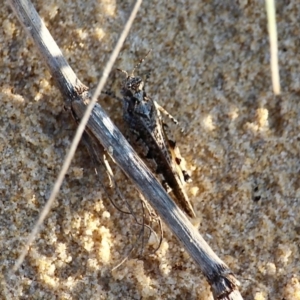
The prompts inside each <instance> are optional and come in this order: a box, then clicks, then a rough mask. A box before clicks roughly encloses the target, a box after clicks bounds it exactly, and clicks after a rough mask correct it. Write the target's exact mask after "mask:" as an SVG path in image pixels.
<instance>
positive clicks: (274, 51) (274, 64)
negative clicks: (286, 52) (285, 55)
mask: <svg viewBox="0 0 300 300" xmlns="http://www.w3.org/2000/svg"><path fill="white" fill-rule="evenodd" d="M266 10H267V17H268V31H269V39H270V54H271V58H270V65H271V74H272V85H273V91H274V94H275V95H279V94H280V77H279V67H278V45H277V28H276V8H275V1H274V0H266Z"/></svg>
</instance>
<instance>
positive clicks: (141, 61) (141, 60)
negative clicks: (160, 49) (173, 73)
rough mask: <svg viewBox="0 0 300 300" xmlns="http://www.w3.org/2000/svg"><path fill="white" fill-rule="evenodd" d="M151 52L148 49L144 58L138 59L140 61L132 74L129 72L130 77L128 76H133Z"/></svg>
mask: <svg viewBox="0 0 300 300" xmlns="http://www.w3.org/2000/svg"><path fill="white" fill-rule="evenodd" d="M151 51H152V49H150V50H149V51H148V53H147V54H146V55H145V56H144V58H142V59H140V61H139V62H138V63H137V64H136V65H135V67H134V68H133V70H132V72H131V75H130V76H133V75H134V72H135V70H136V69H137V68H138V67H139V66H140V65H141V64H142V63H143V62H144V61H145V59H146V58H147V57H148V55H149V54H150V52H151Z"/></svg>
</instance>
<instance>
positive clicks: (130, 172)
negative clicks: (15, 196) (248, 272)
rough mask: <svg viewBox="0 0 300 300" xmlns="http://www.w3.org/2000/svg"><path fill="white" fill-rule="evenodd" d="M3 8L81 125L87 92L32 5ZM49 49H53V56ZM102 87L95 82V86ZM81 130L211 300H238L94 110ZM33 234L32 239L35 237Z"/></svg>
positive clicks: (226, 276)
mask: <svg viewBox="0 0 300 300" xmlns="http://www.w3.org/2000/svg"><path fill="white" fill-rule="evenodd" d="M9 3H10V5H11V6H12V7H13V9H14V11H15V13H16V14H17V16H18V19H19V20H20V22H21V23H22V25H24V27H25V28H26V29H27V32H28V33H29V34H30V36H31V37H32V38H33V40H34V42H35V43H36V45H37V48H38V49H39V52H40V53H41V55H42V56H43V58H44V59H45V61H46V62H47V65H48V67H49V69H50V72H51V74H52V76H53V77H54V79H55V80H56V82H57V85H58V87H59V88H60V91H61V93H62V94H63V97H64V98H65V101H66V103H67V106H69V107H70V108H71V109H72V111H73V113H75V114H76V116H77V117H78V118H79V119H83V118H84V113H85V112H86V111H87V110H89V109H90V105H89V106H87V103H90V102H91V99H90V95H89V93H88V92H87V88H86V87H85V86H84V85H83V84H82V83H81V82H80V81H79V80H78V79H77V77H76V75H75V74H74V72H73V71H72V69H71V67H70V66H69V65H68V63H67V62H66V60H65V59H64V58H63V56H62V54H61V52H60V51H59V48H58V47H57V46H56V44H55V42H54V40H53V39H52V38H51V36H50V33H49V32H48V31H47V29H46V27H45V25H44V24H43V23H42V20H41V19H40V18H39V16H38V14H37V13H36V11H35V9H34V7H33V6H32V4H31V3H29V2H28V1H24V0H23V1H15V0H9ZM50 49H55V51H54V50H50ZM109 71H110V70H108V71H106V72H109ZM106 76H107V73H106ZM102 81H103V80H102V79H101V81H100V83H101V82H102ZM103 84H104V83H103ZM93 99H95V96H94V97H93ZM87 128H88V131H89V132H92V133H93V135H94V137H96V138H97V139H98V141H99V142H100V143H101V144H102V145H103V146H104V148H105V149H113V151H112V152H111V151H108V152H109V153H111V154H112V156H113V159H114V160H115V161H116V163H117V164H118V165H119V167H120V168H121V169H122V170H123V171H124V172H125V173H126V175H127V176H128V177H129V178H130V179H131V180H132V181H133V183H134V184H135V186H136V187H137V188H138V189H139V191H140V192H141V193H142V194H143V195H144V196H145V198H146V199H147V200H148V201H149V202H150V203H151V205H152V206H153V207H154V209H155V210H156V211H157V212H158V214H159V215H160V216H161V217H162V219H163V220H164V222H165V223H166V225H167V226H168V227H169V228H170V229H171V231H172V232H173V233H174V234H175V235H176V237H177V238H178V239H179V240H180V241H181V242H182V244H183V245H184V247H185V249H186V250H187V251H188V252H189V254H190V255H191V256H192V257H193V259H194V260H195V262H196V263H197V265H198V266H199V268H200V269H201V271H202V272H203V274H204V275H205V276H206V278H207V280H208V282H209V284H210V285H211V289H212V292H213V295H214V299H231V300H238V299H242V297H241V295H240V293H239V291H238V285H239V282H238V281H237V279H236V278H235V277H234V275H233V273H232V272H231V270H230V269H229V268H228V267H227V266H226V264H225V263H223V262H222V260H221V259H220V258H219V257H218V256H217V255H216V254H215V253H214V252H213V251H212V249H211V248H210V247H209V246H208V244H207V243H206V242H205V241H204V239H203V238H202V237H201V235H200V234H199V233H198V232H197V231H196V230H195V228H194V227H193V225H192V224H191V223H190V221H189V220H188V219H187V217H186V216H185V215H184V213H183V212H182V211H181V210H180V209H179V208H178V207H177V206H176V205H175V203H174V202H173V201H172V200H171V199H170V197H169V195H168V194H167V193H166V192H165V190H164V189H163V187H162V186H161V185H160V183H159V182H158V181H157V180H156V178H155V176H154V175H153V174H152V173H151V172H150V171H149V170H148V168H147V167H146V166H145V164H144V163H143V161H142V160H141V159H140V158H139V157H138V155H137V154H136V153H135V152H134V150H133V149H132V147H131V146H130V145H129V144H128V143H127V141H126V139H125V138H124V137H123V135H122V134H121V132H120V131H119V130H118V128H117V127H116V126H115V125H114V124H113V123H112V121H111V120H110V119H109V117H108V116H107V115H106V113H105V112H104V111H103V109H102V108H101V106H100V105H98V104H96V105H95V107H94V109H93V110H92V111H91V116H90V119H89V120H88V123H87ZM81 134H82V132H81ZM80 136H81V135H80ZM58 187H59V186H58ZM37 232H38V231H36V232H34V234H35V235H36V233H37ZM25 254H26V253H25ZM24 256H25V255H24ZM19 263H20V261H19Z"/></svg>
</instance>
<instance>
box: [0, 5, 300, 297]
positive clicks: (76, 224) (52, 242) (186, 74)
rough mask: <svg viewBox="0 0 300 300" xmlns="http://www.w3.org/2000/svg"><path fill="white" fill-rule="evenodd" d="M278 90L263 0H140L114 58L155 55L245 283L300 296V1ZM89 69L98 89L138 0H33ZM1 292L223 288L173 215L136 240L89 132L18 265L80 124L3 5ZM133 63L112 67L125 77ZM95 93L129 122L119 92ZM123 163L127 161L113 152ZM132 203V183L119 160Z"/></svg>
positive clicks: (283, 20) (196, 179) (283, 30)
mask: <svg viewBox="0 0 300 300" xmlns="http://www.w3.org/2000/svg"><path fill="white" fill-rule="evenodd" d="M277 2H278V3H277V12H278V13H277V29H278V39H279V41H278V42H279V49H278V54H279V65H280V75H281V87H282V94H281V96H280V97H275V96H274V95H273V92H272V87H271V75H270V66H269V61H270V54H269V41H268V34H267V24H266V22H267V21H266V13H265V4H264V1H256V2H254V1H249V2H247V1H198V0H188V1H183V0H181V1H164V2H163V1H144V3H143V4H142V8H141V9H140V12H139V14H138V16H137V18H136V20H135V23H134V26H133V28H132V29H131V33H130V36H129V37H128V38H127V40H126V42H125V44H124V47H123V49H122V52H121V53H120V55H119V58H118V60H117V62H116V65H115V67H116V68H122V69H125V70H128V71H130V70H132V69H133V67H134V65H135V64H136V63H137V62H138V61H139V59H140V58H141V57H143V56H144V55H145V54H146V53H147V52H148V50H149V49H152V53H151V55H149V57H148V58H147V60H146V61H145V63H144V64H143V65H142V66H141V68H139V70H138V71H137V73H140V74H145V73H146V72H148V71H151V76H150V79H149V81H148V83H147V87H146V90H147V92H148V94H149V95H150V96H152V97H153V98H154V99H155V100H157V101H158V102H159V103H160V104H161V105H162V106H164V107H165V108H166V109H167V110H168V111H169V112H170V113H171V114H172V115H174V116H175V117H176V118H177V119H178V120H179V121H180V126H181V127H182V128H183V129H184V133H181V132H180V129H175V132H174V134H175V136H176V140H177V142H178V144H179V146H180V150H181V153H182V154H183V156H184V157H185V159H186V161H187V166H188V168H189V170H191V174H192V178H193V183H191V184H190V185H188V186H187V192H188V194H189V195H190V197H191V201H192V203H193V205H194V207H195V210H196V213H197V214H198V215H199V217H200V218H201V224H200V228H199V231H200V233H201V234H202V235H203V237H204V238H205V239H206V241H207V242H208V243H209V244H210V246H211V247H212V248H213V249H214V251H215V252H216V253H217V254H218V255H219V256H220V257H221V259H223V260H224V261H225V262H226V264H228V266H229V267H230V268H231V269H232V271H233V272H234V273H235V274H236V276H237V278H238V279H239V280H240V282H241V288H240V291H241V294H242V295H243V297H244V299H255V300H267V299H285V300H297V299H300V283H299V281H300V275H299V274H300V272H299V269H300V262H299V260H300V257H299V247H300V246H299V244H300V238H299V234H300V225H299V218H300V183H299V170H300V162H299V157H300V154H299V153H300V146H299V140H300V134H299V133H298V128H299V124H300V123H299V120H300V118H299V117H300V106H299V100H300V75H299V74H300V50H299V47H300V43H299V37H300V22H299V21H300V5H299V3H298V1H295V0H294V1H290V2H289V4H288V2H284V1H277ZM34 5H35V7H36V9H37V10H38V12H39V13H40V15H41V16H42V18H43V20H44V21H45V23H46V25H47V27H48V29H49V30H50V32H51V34H52V35H53V37H54V39H55V40H56V42H57V44H58V45H59V47H60V48H61V49H62V52H63V54H64V55H65V57H66V58H67V60H68V62H69V63H70V65H71V67H72V68H73V69H74V71H75V72H76V74H77V75H78V77H79V78H80V80H81V81H82V82H83V83H84V84H86V85H87V86H89V87H90V88H91V89H92V90H93V89H94V88H95V86H96V84H97V82H98V80H99V78H100V76H101V73H102V71H103V67H104V65H105V63H106V61H107V59H108V57H109V55H110V53H111V52H112V49H113V47H114V45H115V44H116V41H117V38H118V36H119V34H120V32H121V31H122V28H123V26H124V24H125V22H126V20H127V18H128V15H129V13H130V11H131V8H132V5H133V2H132V1H114V0H109V1H106V0H103V1H101V0H94V1H92V0H86V1H83V0H77V1H70V0H66V1H62V0H50V1H41V0H35V1H34ZM0 20H1V22H0V23H1V24H2V26H1V27H0V44H1V50H0V55H1V58H0V69H1V74H0V78H1V80H0V86H1V88H0V111H1V117H0V123H1V126H0V153H1V154H0V171H1V175H0V195H1V196H0V273H1V276H0V283H1V288H0V298H1V299H212V296H211V294H210V289H209V285H208V284H207V282H206V280H205V278H204V277H203V276H202V274H201V273H200V271H199V269H198V267H196V265H195V264H194V262H193V261H192V259H191V258H189V256H188V254H187V253H186V252H185V251H184V250H183V248H182V246H181V245H180V244H179V242H178V241H177V239H176V238H175V237H174V236H173V235H172V234H171V233H170V231H169V230H168V229H167V228H165V238H164V241H163V244H162V246H161V248H160V250H159V251H158V252H157V253H156V254H154V255H150V254H149V253H150V251H148V250H149V248H150V250H151V247H146V250H147V251H145V254H144V256H143V257H139V256H138V255H137V254H136V255H133V256H132V257H131V258H130V259H129V260H128V261H127V262H125V263H124V264H123V266H121V267H120V268H119V269H117V270H115V271H112V268H113V267H114V266H116V265H117V264H118V263H119V262H120V261H121V260H122V259H123V258H124V256H125V255H126V253H127V251H128V250H129V249H130V245H131V244H132V243H133V242H134V238H135V235H136V231H134V230H133V228H135V227H134V225H133V220H132V219H130V218H128V217H127V216H126V215H122V214H120V213H119V212H118V211H117V210H116V209H115V208H114V207H113V206H112V205H111V204H110V202H109V200H108V199H107V197H106V196H105V193H104V192H103V189H102V187H101V184H102V181H103V182H105V181H107V180H106V177H105V176H103V179H101V178H100V177H99V176H96V175H95V172H94V167H93V164H92V162H91V161H90V159H89V156H88V152H87V151H86V149H85V147H84V146H83V145H80V146H79V149H78V150H77V152H76V155H75V158H74V160H73V162H72V164H71V168H70V170H69V171H68V175H67V177H66V179H65V181H64V183H63V186H62V189H61V191H60V194H59V197H58V198H57V200H56V201H55V205H54V206H53V209H52V211H51V213H50V214H49V216H48V217H47V219H46V222H45V224H44V227H43V230H42V231H41V233H40V234H39V235H38V237H37V239H36V241H35V243H34V244H33V245H32V247H31V248H30V251H29V253H28V256H27V257H26V259H25V261H24V263H23V265H22V268H21V269H20V270H19V271H18V273H16V274H15V275H14V276H11V277H8V276H7V274H8V271H9V270H10V269H11V268H12V266H13V263H14V261H15V260H16V259H17V257H18V255H19V254H20V251H21V249H22V246H23V245H24V243H25V238H26V237H27V236H28V234H29V233H30V231H31V229H32V227H33V225H34V223H35V222H36V220H37V218H38V215H39V212H40V210H41V209H42V208H43V207H44V205H45V202H46V200H47V199H48V197H49V195H50V192H51V189H52V187H53V184H54V181H55V179H56V177H57V175H58V172H59V170H60V167H61V165H62V162H63V159H64V156H65V153H66V150H67V149H68V147H69V145H70V141H71V139H72V137H73V136H74V132H75V129H76V126H75V124H74V122H73V121H72V118H71V117H70V115H69V114H68V112H66V111H65V110H64V107H63V103H64V102H63V101H64V99H63V98H62V96H61V94H60V92H59V90H58V89H57V88H56V86H55V85H54V81H53V79H52V78H51V76H50V74H49V71H48V70H47V68H46V65H45V63H44V61H43V59H41V57H40V56H39V54H38V53H37V51H36V48H35V46H34V44H33V42H32V41H31V40H30V39H29V38H28V37H27V35H26V32H25V31H24V30H23V28H22V27H21V26H20V24H19V22H18V21H17V19H16V18H15V16H14V15H13V13H12V11H11V10H10V9H9V8H8V6H7V5H1V7H0ZM122 79H123V77H122V74H114V75H112V76H111V77H110V80H109V81H108V83H107V87H108V88H111V89H117V88H118V87H119V86H120V83H121V80H122ZM99 102H100V103H101V104H102V105H103V106H104V107H105V109H106V110H107V112H108V114H109V115H110V116H111V117H112V119H113V120H114V121H115V122H116V124H117V125H118V126H122V117H121V113H122V108H121V104H120V103H119V102H118V101H117V100H115V99H109V98H108V97H100V99H99ZM114 170H115V171H116V172H117V170H116V168H115V167H114ZM116 176H117V177H116V178H117V180H119V178H121V179H122V178H123V179H122V180H121V179H120V180H119V184H120V186H121V187H122V189H123V191H124V193H125V194H126V196H127V197H128V199H130V201H132V202H131V203H132V204H133V205H135V204H134V203H135V201H136V197H137V194H136V193H135V192H134V188H133V186H132V185H131V184H130V183H129V182H127V181H125V180H124V177H122V174H120V172H117V175H116Z"/></svg>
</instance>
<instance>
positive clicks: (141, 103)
mask: <svg viewBox="0 0 300 300" xmlns="http://www.w3.org/2000/svg"><path fill="white" fill-rule="evenodd" d="M144 60H145V58H144V59H142V60H141V61H140V62H139V63H138V64H137V65H136V66H135V68H134V69H133V71H132V73H131V74H130V75H129V74H128V73H127V72H126V71H124V70H121V69H117V70H118V71H120V72H122V73H123V74H125V75H126V78H125V80H124V81H123V82H122V87H121V94H122V96H123V98H122V103H123V118H124V120H125V122H126V123H127V125H128V127H129V131H130V133H131V134H133V135H134V136H135V137H136V140H135V141H134V142H133V144H134V146H135V148H136V151H137V152H138V153H139V154H140V155H141V152H142V155H141V156H144V157H145V158H146V159H151V160H152V165H151V166H149V167H150V168H152V169H153V168H154V167H156V170H155V171H156V173H158V174H161V175H162V177H163V185H164V186H165V188H166V190H167V191H168V192H169V191H170V190H172V192H173V194H174V196H175V198H176V202H177V204H178V205H179V206H180V207H181V209H183V210H184V211H185V213H186V214H187V215H188V216H189V217H191V218H195V217H196V214H195V211H194V209H193V207H192V205H191V203H190V201H189V198H188V196H187V194H186V192H185V191H184V184H185V182H190V181H191V178H190V176H189V174H188V173H187V171H186V170H185V168H184V160H183V159H182V158H181V155H180V152H179V149H178V147H177V145H176V142H174V141H173V140H171V139H169V138H168V135H167V131H168V126H167V125H166V124H165V123H164V122H163V119H162V115H161V113H163V114H165V115H167V116H168V117H169V118H170V119H171V120H172V121H173V122H174V123H176V124H177V123H178V122H177V121H176V120H175V119H174V118H173V117H172V116H171V115H170V114H169V113H168V112H167V111H166V110H165V109H164V108H163V107H161V106H160V105H158V103H157V102H156V101H154V100H152V99H151V98H150V97H148V96H147V94H146V91H145V82H144V81H143V80H142V78H141V77H138V76H134V71H135V69H136V68H137V67H138V66H139V65H140V64H141V63H142V62H143V61H144ZM141 143H142V144H143V149H141V148H142V146H139V144H141ZM145 146H146V151H147V152H146V153H145ZM146 163H147V164H148V165H149V160H146Z"/></svg>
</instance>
